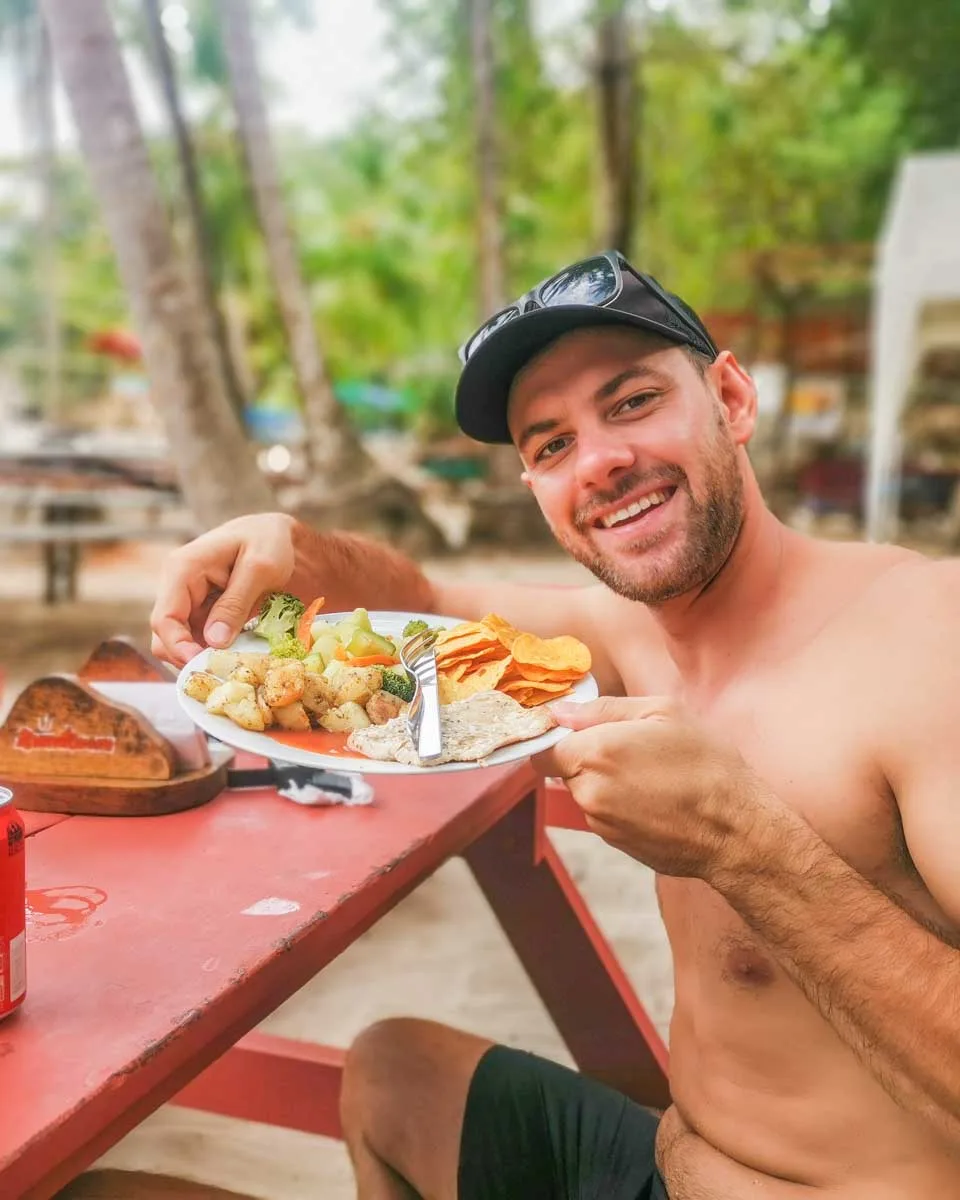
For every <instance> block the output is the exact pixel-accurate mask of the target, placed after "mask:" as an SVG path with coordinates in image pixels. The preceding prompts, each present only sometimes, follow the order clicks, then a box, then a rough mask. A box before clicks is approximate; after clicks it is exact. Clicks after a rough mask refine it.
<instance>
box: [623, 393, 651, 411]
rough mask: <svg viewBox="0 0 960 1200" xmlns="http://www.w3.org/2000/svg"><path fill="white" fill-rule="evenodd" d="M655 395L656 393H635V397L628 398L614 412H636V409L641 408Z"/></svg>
mask: <svg viewBox="0 0 960 1200" xmlns="http://www.w3.org/2000/svg"><path fill="white" fill-rule="evenodd" d="M656 395H657V393H656V392H637V394H636V395H635V396H628V397H627V398H626V400H624V401H623V403H622V404H619V405H618V406H617V408H616V410H615V411H616V412H618V413H621V412H636V410H637V409H638V408H643V406H644V405H645V404H647V403H648V402H649V401H650V400H653V399H654V397H655V396H656Z"/></svg>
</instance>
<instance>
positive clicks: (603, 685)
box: [434, 582, 623, 696]
mask: <svg viewBox="0 0 960 1200" xmlns="http://www.w3.org/2000/svg"><path fill="white" fill-rule="evenodd" d="M434 589H435V595H436V599H437V609H438V611H442V612H443V613H446V614H447V615H449V616H462V617H464V618H465V619H466V620H470V621H478V620H480V618H481V617H483V616H485V615H486V614H487V613H491V612H493V613H497V614H499V615H500V616H501V617H504V618H505V619H506V620H508V621H509V622H510V623H511V624H512V625H515V626H516V627H517V628H518V629H524V630H527V631H529V632H530V633H535V634H538V635H539V636H540V637H544V638H551V637H561V636H563V635H564V634H568V635H571V636H572V637H576V638H579V639H580V641H582V642H584V643H585V644H586V645H587V646H588V647H589V648H590V655H591V658H592V660H593V661H592V665H591V672H592V674H593V676H594V678H595V679H596V681H597V685H598V687H599V688H600V693H601V695H604V696H621V695H623V682H622V680H621V678H620V675H619V673H618V671H617V669H616V668H615V666H614V665H613V662H612V660H611V658H610V654H609V651H608V650H607V648H606V645H605V640H604V634H603V629H602V621H601V619H600V616H599V611H598V604H597V598H598V593H599V592H601V591H604V590H605V589H603V588H602V587H601V586H599V585H590V586H587V587H553V586H548V585H540V586H536V585H529V584H517V583H506V584H501V583H497V584H493V583H488V584H483V583H480V584H474V583H472V582H470V583H450V584H448V583H440V582H435V583H434Z"/></svg>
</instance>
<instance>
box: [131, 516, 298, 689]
mask: <svg viewBox="0 0 960 1200" xmlns="http://www.w3.org/2000/svg"><path fill="white" fill-rule="evenodd" d="M302 529H303V527H302V526H300V525H299V522H297V521H295V520H294V519H293V518H292V517H290V516H288V515H287V514H286V513H257V514H255V515H253V516H249V517H237V518H236V519H235V520H233V521H227V522H226V524H224V525H219V526H217V528H216V529H211V530H210V531H209V532H208V533H204V534H201V536H200V537H198V538H196V539H194V541H192V542H189V543H188V544H187V545H186V546H181V547H180V548H179V549H178V550H175V551H174V552H173V554H171V555H170V557H169V559H168V560H167V562H166V563H165V564H164V568H163V571H162V574H161V578H160V586H159V589H158V591H157V599H156V603H155V604H154V606H153V612H152V613H151V615H150V627H151V629H152V630H153V640H152V643H151V649H152V651H153V653H154V654H155V655H156V656H157V657H158V658H161V659H165V660H166V661H167V662H171V663H173V665H174V666H177V667H180V666H183V665H185V664H186V663H187V662H189V661H190V659H191V658H193V657H194V655H196V654H199V653H200V651H201V650H202V649H203V647H204V645H210V646H217V647H221V646H229V645H230V643H231V642H232V641H233V639H234V638H235V637H236V636H237V634H238V633H239V632H240V631H241V629H242V628H243V626H244V625H245V623H246V622H247V621H248V620H249V619H250V618H251V617H252V616H253V615H254V613H256V612H257V610H258V609H259V607H260V603H261V601H262V600H263V598H264V596H266V595H267V594H268V593H270V592H277V591H293V592H296V587H295V586H294V576H295V574H296V573H297V555H296V542H297V534H298V531H299V530H302ZM304 532H305V531H304ZM314 536H315V535H314ZM301 598H302V597H301Z"/></svg>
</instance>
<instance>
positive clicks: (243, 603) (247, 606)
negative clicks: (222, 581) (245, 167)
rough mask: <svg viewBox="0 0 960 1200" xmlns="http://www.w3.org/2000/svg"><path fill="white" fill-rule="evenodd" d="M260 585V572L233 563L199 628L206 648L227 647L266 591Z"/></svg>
mask: <svg viewBox="0 0 960 1200" xmlns="http://www.w3.org/2000/svg"><path fill="white" fill-rule="evenodd" d="M264 582H265V581H264V578H263V575H262V568H261V569H260V570H257V569H253V568H250V567H247V566H245V565H244V563H243V561H242V560H240V561H238V562H237V565H236V566H235V567H234V569H233V574H232V575H231V576H230V581H229V583H228V584H227V587H226V590H225V591H224V593H223V595H222V596H220V597H218V599H217V601H216V603H215V604H214V605H213V606H212V607H211V609H210V615H209V616H208V617H207V621H206V624H205V625H204V627H203V636H204V638H205V639H206V641H207V644H208V645H210V646H229V645H230V643H231V642H232V641H233V639H234V638H235V637H236V636H237V634H238V633H239V632H240V630H241V629H243V627H244V625H245V624H246V623H247V621H248V620H249V619H250V617H251V615H252V614H253V613H254V612H255V611H256V610H257V608H258V606H259V603H260V600H261V598H262V597H263V595H264V594H265V591H269V586H267V587H266V588H265V587H264Z"/></svg>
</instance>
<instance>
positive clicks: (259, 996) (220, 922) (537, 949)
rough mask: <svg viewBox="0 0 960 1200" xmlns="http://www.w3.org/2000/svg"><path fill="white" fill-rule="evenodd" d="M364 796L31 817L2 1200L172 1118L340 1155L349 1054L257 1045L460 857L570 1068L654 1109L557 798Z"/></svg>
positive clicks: (643, 1057) (515, 784)
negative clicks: (360, 799) (289, 1133)
mask: <svg viewBox="0 0 960 1200" xmlns="http://www.w3.org/2000/svg"><path fill="white" fill-rule="evenodd" d="M238 760H239V761H241V762H242V765H244V766H246V765H261V764H260V760H256V759H253V758H250V757H244V756H238ZM372 782H373V783H374V785H375V789H376V799H375V802H374V803H373V804H372V805H370V806H367V807H346V808H339V807H338V808H323V809H316V808H304V807H301V806H299V805H296V804H293V803H291V802H290V801H288V800H285V799H283V798H281V797H279V796H278V795H277V794H276V792H275V791H273V790H271V789H263V790H260V791H252V790H250V791H246V790H244V791H239V790H233V791H229V790H228V791H225V792H222V793H221V794H220V795H219V796H218V797H217V798H216V799H215V800H213V801H211V802H210V803H208V804H206V805H203V806H202V807H200V808H196V809H193V810H191V811H188V812H182V813H177V814H173V815H168V816H161V817H133V818H131V817H82V816H73V817H62V816H53V815H45V814H34V813H27V814H25V816H26V819H27V828H28V835H29V836H28V842H27V888H28V903H29V906H30V910H31V919H30V921H29V927H28V994H27V1001H26V1004H25V1005H24V1007H23V1009H22V1010H21V1011H20V1012H19V1013H18V1014H16V1015H15V1016H13V1017H12V1018H10V1019H9V1020H7V1021H5V1022H3V1023H2V1024H0V1098H2V1101H0V1197H2V1198H3V1200H19V1198H21V1197H23V1198H41V1197H49V1196H51V1195H52V1194H53V1193H54V1192H56V1191H57V1190H58V1189H59V1188H61V1187H62V1186H64V1185H65V1184H66V1183H68V1182H69V1181H70V1180H71V1179H73V1178H75V1177H76V1176H77V1175H78V1174H80V1173H81V1172H82V1171H83V1170H84V1169H85V1168H86V1167H88V1166H89V1165H90V1164H91V1163H92V1162H94V1161H95V1160H96V1159H97V1158H98V1157H99V1156H100V1155H101V1154H102V1153H103V1152H104V1151H105V1150H106V1149H107V1148H108V1147H110V1146H111V1145H113V1144H114V1143H116V1142H117V1141H118V1140H119V1139H120V1138H121V1137H123V1135H124V1134H126V1133H127V1132H128V1131H129V1130H131V1129H132V1128H134V1126H136V1125H137V1124H138V1123H139V1122H140V1121H141V1120H143V1119H144V1118H145V1117H146V1116H147V1115H148V1114H149V1113H151V1112H153V1111H154V1110H155V1109H156V1108H158V1107H159V1106H160V1105H161V1104H163V1103H165V1102H167V1101H173V1102H174V1103H176V1104H180V1105H185V1106H188V1107H192V1108H199V1109H204V1110H206V1111H209V1112H216V1113H221V1114H225V1115H228V1116H233V1117H240V1118H245V1119H247V1120H253V1121H262V1122H267V1123H269V1124H274V1125H281V1126H286V1127H288V1128H292V1129H300V1130H304V1131H307V1132H312V1133H319V1134H325V1135H327V1136H332V1137H336V1136H339V1134H340V1128H339V1121H338V1117H337V1103H338V1094H339V1085H340V1072H341V1067H342V1062H343V1052H342V1051H341V1050H335V1049H331V1048H329V1047H324V1046H319V1045H314V1044H308V1043H304V1042H296V1041H292V1040H289V1039H286V1038H278V1037H273V1036H266V1035H264V1034H260V1033H251V1032H250V1031H251V1030H252V1029H253V1028H254V1026H256V1025H257V1023H258V1022H260V1021H261V1020H262V1019H263V1018H264V1017H266V1016H267V1015H268V1014H269V1013H271V1012H272V1011H273V1010H274V1009H276V1008H278V1007H279V1006H280V1005H281V1004H282V1003H283V1002H284V1001H285V1000H286V999H288V997H290V996H291V995H292V994H293V993H294V992H295V991H296V990H297V989H298V988H300V987H301V986H302V985H303V984H305V983H306V982H307V981H308V980H309V979H311V978H312V977H313V976H314V975H316V974H317V972H318V971H320V970H322V969H323V967H324V966H326V965H327V963H329V962H330V961H331V960H332V959H334V958H335V957H336V956H337V955H338V954H339V953H340V952H341V951H342V950H344V949H345V948H346V947H347V946H349V945H350V944H351V943H352V942H353V941H355V940H356V939H357V938H358V937H359V936H360V935H361V934H362V933H363V932H364V930H366V929H368V928H369V927H370V926H371V925H372V924H373V923H374V922H375V921H376V920H377V919H378V918H379V917H381V916H382V915H383V914H384V913H385V912H387V911H388V910H389V909H391V908H392V907H393V906H394V905H395V904H396V903H397V901H398V900H400V899H401V898H402V897H403V896H405V895H406V894H408V893H409V892H410V891H411V890H412V889H413V888H415V887H416V886H417V885H418V884H419V883H421V882H422V881H423V880H424V879H425V878H426V877H427V876H429V875H430V874H431V873H432V872H433V871H435V870H436V869H437V867H439V866H440V865H441V864H442V863H443V862H444V861H445V860H446V859H448V858H450V857H451V856H453V855H457V854H460V855H463V856H464V857H465V859H466V860H467V862H468V863H469V865H470V867H471V868H472V870H473V873H474V875H475V877H476V879H477V880H478V882H479V884H480V887H481V889H482V890H483V892H484V894H485V895H486V897H487V900H488V901H489V903H490V905H491V907H492V908H493V911H494V913H495V915H496V916H497V918H498V919H499V921H500V924H501V925H502V927H503V929H504V931H505V933H506V934H507V937H508V938H509V940H510V942H511V943H512V945H513V947H514V949H515V950H516V952H517V954H518V955H519V957H520V960H521V961H522V963H523V965H524V967H525V968H526V970H527V973H528V974H529V976H530V978H531V980H532V982H533V984H534V985H535V987H536V989H537V990H538V992H539V994H540V996H541V998H542V999H543V1002H544V1004H545V1006H546V1008H547V1010H548V1011H549V1013H550V1014H551V1016H552V1018H553V1020H554V1022H555V1023H556V1025H557V1028H558V1030H559V1032H560V1034H561V1036H562V1037H563V1038H564V1040H565V1042H566V1044H567V1046H568V1047H569V1050H570V1052H571V1054H572V1056H573V1059H574V1061H575V1062H576V1063H577V1065H578V1066H579V1068H580V1069H581V1070H582V1071H584V1072H585V1073H588V1074H590V1075H593V1076H596V1077H599V1078H602V1079H604V1080H606V1081H608V1082H610V1083H612V1084H613V1085H614V1086H616V1087H619V1088H620V1089H621V1090H623V1091H625V1092H627V1093H628V1094H630V1095H632V1096H633V1097H635V1098H636V1099H638V1100H640V1101H641V1102H643V1103H645V1104H649V1105H652V1106H663V1105H664V1104H665V1103H666V1102H667V1082H666V1068H667V1056H666V1050H665V1047H664V1045H663V1043H662V1041H661V1040H660V1038H659V1036H658V1035H657V1033H656V1031H655V1029H654V1027H653V1026H652V1024H651V1022H650V1021H649V1019H648V1017H647V1015H646V1013H645V1012H644V1010H643V1008H642V1006H641V1004H640V1003H639V1001H638V999H637V997H636V995H635V994H634V992H633V989H632V987H631V985H630V983H629V982H628V980H627V978H626V976H625V975H624V973H623V971H622V969H621V968H620V966H619V964H618V962H617V960H616V957H615V955H614V954H613V952H612V950H611V949H610V947H609V946H608V944H607V943H606V941H605V940H604V938H603V936H602V934H601V933H600V931H599V929H598V927H597V925H596V923H595V922H594V920H593V918H592V917H591V915H590V913H589V911H588V909H587V907H586V905H585V903H584V901H583V899H582V898H581V896H580V894H579V892H578V891H577V889H576V887H575V885H574V884H573V881H572V880H571V878H570V876H569V874H568V873H567V871H566V870H565V868H564V866H563V863H562V862H561V860H560V859H559V857H558V855H557V853H556V851H555V849H554V848H553V845H552V844H551V842H550V840H549V838H548V837H547V836H546V832H545V828H546V826H547V825H548V824H554V825H563V826H566V827H574V828H582V827H583V826H582V822H581V820H580V818H579V812H578V811H577V810H576V809H575V806H573V804H572V801H571V799H570V797H569V793H567V792H566V791H565V790H564V789H560V788H556V787H539V788H538V786H537V782H536V780H535V778H534V776H533V774H532V772H531V771H530V768H529V767H528V766H527V765H526V764H523V765H520V766H510V767H502V768H496V769H487V770H478V771H471V772H464V773H462V774H456V775H434V776H425V777H423V778H413V777H410V776H399V777H387V776H377V777H375V778H374V779H373V780H372Z"/></svg>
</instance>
